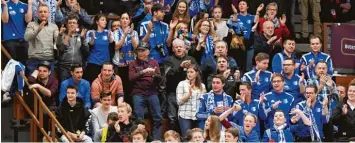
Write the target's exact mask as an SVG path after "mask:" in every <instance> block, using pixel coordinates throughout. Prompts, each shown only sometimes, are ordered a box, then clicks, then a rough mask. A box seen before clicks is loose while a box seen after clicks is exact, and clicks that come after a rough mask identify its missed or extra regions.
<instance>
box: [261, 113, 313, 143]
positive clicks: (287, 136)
mask: <svg viewBox="0 0 355 143" xmlns="http://www.w3.org/2000/svg"><path fill="white" fill-rule="evenodd" d="M285 114H286V113H284V112H283V111H282V110H276V111H275V114H274V120H273V122H274V125H273V126H272V127H271V128H270V129H267V130H266V131H265V133H264V137H263V139H262V140H261V141H262V142H279V143H286V142H294V139H293V136H292V132H294V131H295V130H296V128H295V126H293V125H291V126H289V125H288V124H287V123H286V117H285ZM290 114H292V115H296V116H299V117H300V118H301V119H302V121H303V123H304V124H305V125H307V126H311V125H312V122H311V121H310V120H309V119H308V118H307V117H306V115H304V113H303V112H302V111H301V110H299V109H292V110H291V113H290Z"/></svg>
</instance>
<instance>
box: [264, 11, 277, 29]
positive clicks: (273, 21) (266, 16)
mask: <svg viewBox="0 0 355 143" xmlns="http://www.w3.org/2000/svg"><path fill="white" fill-rule="evenodd" d="M264 18H265V20H268V19H269V16H268V15H267V14H265V15H264ZM272 23H274V27H275V28H279V27H280V22H279V19H278V18H277V17H276V16H275V18H274V19H273V20H272Z"/></svg>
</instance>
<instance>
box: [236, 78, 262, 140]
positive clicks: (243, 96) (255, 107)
mask: <svg viewBox="0 0 355 143" xmlns="http://www.w3.org/2000/svg"><path fill="white" fill-rule="evenodd" d="M239 91H240V100H236V101H235V102H234V103H235V104H236V105H240V106H241V108H242V109H241V111H240V112H234V113H233V122H235V123H237V124H238V125H240V126H243V125H244V123H245V117H246V115H248V114H250V113H251V114H254V115H255V116H256V117H259V118H260V119H261V120H265V119H266V116H261V115H263V114H262V111H263V110H262V106H261V104H260V100H257V99H254V100H253V99H251V92H252V87H251V85H250V83H249V82H242V83H241V84H240V85H239ZM259 115H260V116H259ZM259 118H255V119H256V120H255V123H256V124H255V125H254V126H255V127H254V126H253V131H255V132H257V134H258V135H260V120H259Z"/></svg>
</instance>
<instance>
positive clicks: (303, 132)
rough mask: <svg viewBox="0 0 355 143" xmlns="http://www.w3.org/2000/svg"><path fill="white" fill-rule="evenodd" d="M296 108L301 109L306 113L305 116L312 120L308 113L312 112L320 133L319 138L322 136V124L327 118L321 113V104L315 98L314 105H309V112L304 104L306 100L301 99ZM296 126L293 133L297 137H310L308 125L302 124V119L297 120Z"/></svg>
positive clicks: (326, 121)
mask: <svg viewBox="0 0 355 143" xmlns="http://www.w3.org/2000/svg"><path fill="white" fill-rule="evenodd" d="M296 108H297V109H300V110H301V111H303V113H305V114H306V116H307V117H308V118H309V119H310V120H311V121H312V119H311V118H310V116H311V115H310V114H312V117H314V121H315V122H316V125H317V129H318V132H319V135H320V138H323V137H324V134H323V124H326V123H328V121H329V118H328V120H327V118H326V116H325V115H322V104H321V103H320V102H319V101H318V100H317V101H316V104H315V105H314V107H310V109H311V112H309V110H308V109H307V108H308V107H307V105H306V101H302V102H300V103H298V104H297V105H296ZM297 124H298V126H297V130H296V131H295V135H296V136H297V137H310V136H311V134H310V126H307V125H304V124H303V121H301V120H299V121H298V123H297Z"/></svg>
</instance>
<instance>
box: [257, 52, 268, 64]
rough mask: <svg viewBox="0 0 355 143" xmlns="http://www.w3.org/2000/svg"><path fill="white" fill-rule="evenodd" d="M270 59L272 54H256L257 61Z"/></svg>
mask: <svg viewBox="0 0 355 143" xmlns="http://www.w3.org/2000/svg"><path fill="white" fill-rule="evenodd" d="M268 59H270V56H269V55H268V54H266V53H258V54H257V55H256V56H255V61H258V62H261V61H263V60H268Z"/></svg>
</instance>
